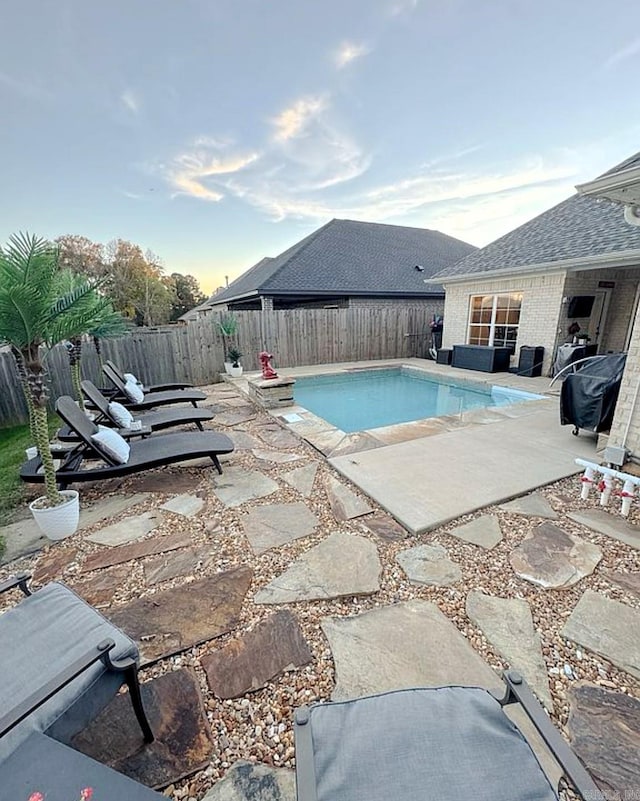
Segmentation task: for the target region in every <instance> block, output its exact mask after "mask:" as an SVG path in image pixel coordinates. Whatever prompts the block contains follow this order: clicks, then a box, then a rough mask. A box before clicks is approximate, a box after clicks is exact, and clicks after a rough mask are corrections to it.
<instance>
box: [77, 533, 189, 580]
mask: <svg viewBox="0 0 640 801" xmlns="http://www.w3.org/2000/svg"><path fill="white" fill-rule="evenodd" d="M188 545H191V537H190V536H189V535H188V534H183V533H178V534H169V536H167V537H165V536H158V537H151V539H148V540H142V541H141V542H134V543H132V544H131V545H119V546H118V547H117V548H111V549H109V550H108V551H98V552H97V553H92V554H90V555H89V556H88V557H87V558H86V559H85V562H84V565H83V566H82V568H81V569H80V572H81V573H89V572H90V571H91V570H100V569H101V568H103V567H111V566H112V565H119V564H122V563H123V562H130V561H131V560H132V559H142V557H143V556H152V555H153V554H156V553H165V552H166V551H175V550H177V549H178V548H186V547H187V546H188Z"/></svg>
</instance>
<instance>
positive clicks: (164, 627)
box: [109, 565, 253, 665]
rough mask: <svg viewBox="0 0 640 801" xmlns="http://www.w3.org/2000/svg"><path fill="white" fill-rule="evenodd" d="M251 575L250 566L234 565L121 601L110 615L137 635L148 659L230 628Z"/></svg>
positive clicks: (144, 661) (143, 660)
mask: <svg viewBox="0 0 640 801" xmlns="http://www.w3.org/2000/svg"><path fill="white" fill-rule="evenodd" d="M252 575H253V571H252V570H251V568H250V567H247V566H245V565H243V566H242V567H236V568H233V569H232V570H227V571H225V572H224V573H218V574H217V575H215V576H209V577H207V578H203V579H199V580H198V581H193V582H191V584H185V585H182V586H180V587H173V588H172V589H170V590H164V591H163V592H157V593H155V594H154V595H151V596H149V597H147V598H139V599H137V600H135V601H132V602H131V603H130V604H127V605H126V606H119V607H118V608H117V609H113V610H112V611H111V612H110V613H109V620H111V621H112V622H113V623H114V624H115V625H116V626H119V627H120V628H121V629H123V630H124V631H125V632H126V633H127V634H128V635H129V636H130V637H131V639H133V640H136V642H137V643H138V647H139V648H140V658H141V664H145V665H148V664H150V663H151V662H157V661H158V659H162V658H163V657H165V656H170V655H171V654H177V653H179V652H180V651H185V650H186V649H187V648H192V647H193V646H194V645H199V644H200V643H203V642H207V641H208V640H213V639H214V638H215V637H220V636H221V635H222V634H226V633H227V632H229V631H231V630H232V629H233V627H234V626H235V625H236V624H237V623H238V620H239V618H240V609H241V607H242V602H243V600H244V597H245V595H246V594H247V590H248V589H249V585H250V584H251V578H252Z"/></svg>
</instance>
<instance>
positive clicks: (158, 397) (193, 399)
mask: <svg viewBox="0 0 640 801" xmlns="http://www.w3.org/2000/svg"><path fill="white" fill-rule="evenodd" d="M102 372H103V373H104V374H105V375H106V377H107V378H108V379H109V381H111V383H112V384H113V385H114V387H115V388H116V390H117V391H118V395H119V397H121V398H123V399H125V400H126V402H127V406H128V407H129V408H130V409H131V410H135V411H142V410H143V409H153V408H154V406H166V405H167V404H171V403H191V404H192V405H193V406H194V407H197V405H198V404H197V402H198V401H203V400H206V398H207V396H206V395H205V394H204V392H200V390H197V389H172V390H167V391H165V392H148V393H147V394H145V396H144V400H142V401H140V402H139V403H133V402H132V401H130V400H129V398H128V396H127V393H126V392H125V388H124V387H125V382H124V381H121V380H120V377H119V376H118V374H117V373H116V372H115V371H114V370H113V369H112V368H111V367H110V366H109V365H108V364H105V365H104V366H103V368H102Z"/></svg>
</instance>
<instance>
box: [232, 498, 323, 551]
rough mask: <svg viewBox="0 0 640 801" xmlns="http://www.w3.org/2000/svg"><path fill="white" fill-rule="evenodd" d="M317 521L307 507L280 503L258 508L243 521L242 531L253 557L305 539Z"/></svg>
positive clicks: (252, 510)
mask: <svg viewBox="0 0 640 801" xmlns="http://www.w3.org/2000/svg"><path fill="white" fill-rule="evenodd" d="M318 522H319V521H318V518H317V517H316V516H315V515H314V514H313V512H311V511H310V510H309V509H308V508H307V506H306V504H304V503H302V502H300V503H279V504H267V505H264V506H257V507H255V508H254V509H251V511H250V512H249V513H248V514H247V515H246V516H244V517H243V518H242V527H243V529H244V533H245V536H246V537H247V539H248V540H249V544H250V545H251V549H252V550H253V552H254V553H255V554H261V553H264V552H265V551H268V550H269V549H270V548H277V547H278V546H279V545H284V544H285V543H287V542H292V541H293V540H296V539H299V538H300V537H307V536H309V534H312V533H313V531H314V530H315V528H316V526H317V525H318Z"/></svg>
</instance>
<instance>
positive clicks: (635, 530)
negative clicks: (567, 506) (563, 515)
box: [567, 509, 640, 549]
mask: <svg viewBox="0 0 640 801" xmlns="http://www.w3.org/2000/svg"><path fill="white" fill-rule="evenodd" d="M567 517H570V518H571V519H572V520H575V522H576V523H580V524H581V525H582V526H586V527H587V528H590V529H591V530H592V531H597V532H598V534H602V535H603V536H605V537H611V538H612V539H614V540H618V541H619V542H624V543H625V545H630V546H631V547H632V548H636V549H640V526H632V525H631V524H630V523H628V522H627V521H626V520H625V519H624V517H614V515H612V514H609V512H605V511H604V510H603V509H584V510H582V511H580V512H569V514H568V515H567Z"/></svg>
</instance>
